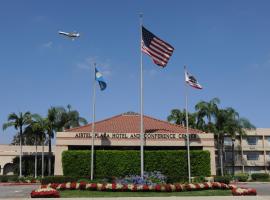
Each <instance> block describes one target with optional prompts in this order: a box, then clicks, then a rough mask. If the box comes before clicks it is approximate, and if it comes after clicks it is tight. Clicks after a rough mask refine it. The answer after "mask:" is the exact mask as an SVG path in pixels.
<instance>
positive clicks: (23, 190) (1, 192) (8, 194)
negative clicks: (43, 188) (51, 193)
mask: <svg viewBox="0 0 270 200" xmlns="http://www.w3.org/2000/svg"><path fill="white" fill-rule="evenodd" d="M38 187H39V185H13V186H0V199H6V198H30V193H31V191H32V190H35V189H36V188H38Z"/></svg>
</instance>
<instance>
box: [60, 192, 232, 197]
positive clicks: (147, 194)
mask: <svg viewBox="0 0 270 200" xmlns="http://www.w3.org/2000/svg"><path fill="white" fill-rule="evenodd" d="M231 195H232V194H231V190H201V191H189V192H101V191H89V190H65V191H60V196H61V197H69V198H72V197H163V196H231Z"/></svg>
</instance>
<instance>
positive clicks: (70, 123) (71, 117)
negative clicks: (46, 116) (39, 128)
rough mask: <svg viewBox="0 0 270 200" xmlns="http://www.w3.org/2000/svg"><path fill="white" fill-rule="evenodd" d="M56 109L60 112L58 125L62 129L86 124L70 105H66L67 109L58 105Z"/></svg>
mask: <svg viewBox="0 0 270 200" xmlns="http://www.w3.org/2000/svg"><path fill="white" fill-rule="evenodd" d="M58 110H59V111H60V112H61V115H60V121H59V123H60V124H59V127H60V128H61V127H62V128H63V129H64V130H65V129H70V128H74V127H78V126H81V125H86V124H87V120H86V119H85V118H83V117H80V114H79V112H78V111H77V110H72V109H71V105H67V109H66V108H63V107H58Z"/></svg>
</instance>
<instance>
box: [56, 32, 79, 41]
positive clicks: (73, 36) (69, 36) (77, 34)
mask: <svg viewBox="0 0 270 200" xmlns="http://www.w3.org/2000/svg"><path fill="white" fill-rule="evenodd" d="M58 33H59V34H60V35H64V36H66V37H68V38H71V39H72V40H74V39H75V38H78V37H80V33H76V32H72V33H68V32H63V31H58Z"/></svg>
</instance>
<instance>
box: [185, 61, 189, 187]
mask: <svg viewBox="0 0 270 200" xmlns="http://www.w3.org/2000/svg"><path fill="white" fill-rule="evenodd" d="M184 69H185V76H186V66H184ZM185 79H186V77H185ZM185 88H186V89H185V90H186V139H187V140H186V141H187V154H188V155H187V157H188V158H187V159H188V182H189V183H191V174H190V152H189V130H188V85H187V83H186V80H185Z"/></svg>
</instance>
